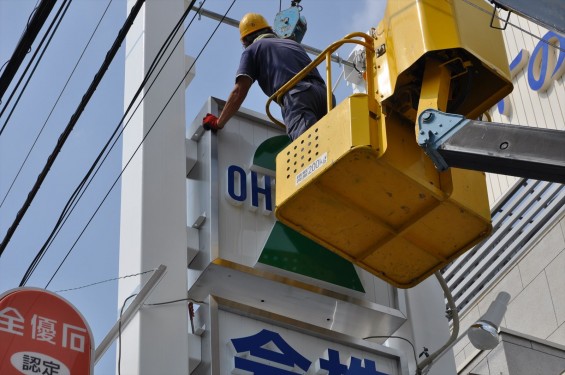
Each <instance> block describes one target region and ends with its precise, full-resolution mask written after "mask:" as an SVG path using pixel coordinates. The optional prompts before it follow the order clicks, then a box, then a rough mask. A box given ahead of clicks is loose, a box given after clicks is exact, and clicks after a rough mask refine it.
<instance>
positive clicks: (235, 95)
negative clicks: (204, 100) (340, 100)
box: [202, 13, 335, 140]
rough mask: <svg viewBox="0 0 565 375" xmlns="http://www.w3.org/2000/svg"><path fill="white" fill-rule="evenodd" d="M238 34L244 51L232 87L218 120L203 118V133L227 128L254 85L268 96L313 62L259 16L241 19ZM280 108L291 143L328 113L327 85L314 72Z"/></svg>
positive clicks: (284, 99) (300, 48) (287, 94)
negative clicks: (278, 34) (257, 84)
mask: <svg viewBox="0 0 565 375" xmlns="http://www.w3.org/2000/svg"><path fill="white" fill-rule="evenodd" d="M239 32H240V35H241V42H242V43H243V46H244V47H245V51H243V54H242V55H241V60H240V63H239V69H238V70H237V74H236V78H235V86H234V88H233V90H232V92H231V93H230V96H229V97H228V101H227V102H226V105H225V107H224V109H223V110H222V113H221V114H220V116H219V117H216V116H214V115H211V114H208V115H207V116H206V117H205V118H204V120H203V122H202V126H203V127H204V128H205V129H206V130H213V131H216V130H220V129H222V128H223V127H224V126H225V125H226V123H227V122H228V120H229V119H230V118H231V117H232V116H233V115H234V114H235V113H236V112H237V111H238V110H239V107H240V106H241V104H242V103H243V101H244V100H245V97H246V96H247V93H248V92H249V88H250V87H251V85H252V84H253V82H255V81H258V82H259V86H260V87H261V89H262V90H263V92H264V93H265V94H266V95H267V96H271V95H273V93H275V92H276V91H277V90H278V89H279V88H280V87H281V86H283V85H284V84H285V83H287V82H288V81H289V80H290V79H292V78H293V77H294V76H295V75H296V74H297V73H298V72H300V71H301V70H302V69H303V68H304V67H305V66H306V65H308V64H309V63H310V62H311V61H312V60H311V59H310V57H309V56H308V54H307V53H306V51H305V50H304V48H303V47H302V46H301V45H300V44H299V43H297V42H295V41H294V40H290V39H282V38H279V37H278V36H277V35H275V34H274V32H273V29H272V28H271V26H269V24H268V23H267V21H266V20H265V18H264V17H263V16H262V15H260V14H257V13H248V14H246V15H245V16H243V18H242V19H241V21H240V22H239ZM333 101H334V102H335V98H333ZM279 105H280V106H281V112H282V116H283V119H284V123H285V125H286V132H287V134H288V136H289V137H290V138H291V139H292V140H294V139H296V138H298V136H299V135H300V134H302V133H304V132H305V131H306V130H307V129H308V128H309V127H310V126H312V125H313V124H315V123H316V122H317V121H318V120H319V119H321V118H322V117H323V116H324V115H325V114H326V112H327V107H326V106H327V102H326V84H325V82H324V80H323V79H322V77H321V76H320V73H318V71H317V70H316V69H313V70H312V71H311V72H310V73H309V74H308V75H307V76H306V77H305V78H304V79H303V80H301V81H300V82H298V83H297V84H296V85H295V86H294V87H293V88H292V89H290V91H289V92H287V93H286V94H285V95H284V96H283V98H282V103H279Z"/></svg>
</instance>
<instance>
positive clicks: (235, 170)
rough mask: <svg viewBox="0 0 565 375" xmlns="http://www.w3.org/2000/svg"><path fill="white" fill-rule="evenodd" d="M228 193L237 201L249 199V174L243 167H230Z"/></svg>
mask: <svg viewBox="0 0 565 375" xmlns="http://www.w3.org/2000/svg"><path fill="white" fill-rule="evenodd" d="M228 195H229V196H230V198H231V199H233V200H234V201H236V202H245V200H246V199H247V176H246V174H245V171H244V170H243V168H241V167H238V166H237V165H230V166H229V167H228Z"/></svg>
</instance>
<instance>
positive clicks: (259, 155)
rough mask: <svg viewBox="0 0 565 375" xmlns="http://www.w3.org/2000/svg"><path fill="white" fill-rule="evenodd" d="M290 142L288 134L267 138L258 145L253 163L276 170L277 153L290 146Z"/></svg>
mask: <svg viewBox="0 0 565 375" xmlns="http://www.w3.org/2000/svg"><path fill="white" fill-rule="evenodd" d="M290 142H291V141H290V138H289V137H288V136H287V135H278V136H276V137H272V138H269V139H267V140H266V141H265V142H263V143H261V144H260V145H259V147H257V150H256V151H255V155H254V156H253V165H256V166H258V167H263V168H265V169H270V170H271V171H274V170H276V167H277V165H276V158H277V154H278V153H279V152H280V151H281V150H282V149H283V148H285V147H286V146H288V145H289V144H290Z"/></svg>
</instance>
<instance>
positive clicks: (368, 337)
mask: <svg viewBox="0 0 565 375" xmlns="http://www.w3.org/2000/svg"><path fill="white" fill-rule="evenodd" d="M368 339H399V340H404V341H406V342H407V343H408V344H410V346H411V347H412V353H414V363H415V364H418V358H417V357H416V348H415V347H414V344H412V341H410V340H408V339H407V338H405V337H400V336H367V337H363V340H368Z"/></svg>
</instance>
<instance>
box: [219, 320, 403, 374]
mask: <svg viewBox="0 0 565 375" xmlns="http://www.w3.org/2000/svg"><path fill="white" fill-rule="evenodd" d="M218 313H219V314H218V321H219V329H218V332H219V336H220V337H219V345H220V348H219V355H220V373H221V374H255V375H260V374H264V375H267V374H268V375H291V374H325V375H385V374H386V375H393V374H400V373H401V371H400V359H399V358H398V357H395V356H393V355H391V354H390V352H389V353H384V352H383V353H379V352H378V351H377V350H374V351H369V350H360V349H357V348H354V347H351V346H347V345H344V344H340V343H336V342H333V341H332V340H324V339H321V338H318V337H314V336H310V335H307V334H304V333H299V332H297V331H293V330H290V329H286V328H282V327H279V326H276V325H273V324H269V323H265V322H261V321H258V320H253V319H250V318H247V317H243V316H240V315H237V314H234V313H230V312H226V311H222V310H220V311H219V312H218ZM387 350H390V349H388V348H387ZM390 351H391V352H392V350H390Z"/></svg>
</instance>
